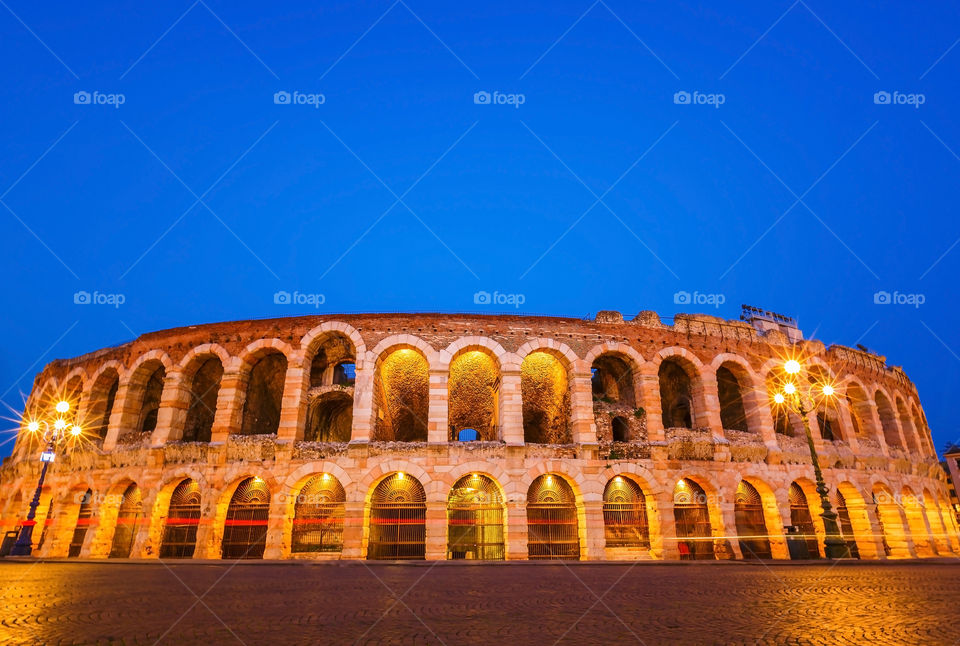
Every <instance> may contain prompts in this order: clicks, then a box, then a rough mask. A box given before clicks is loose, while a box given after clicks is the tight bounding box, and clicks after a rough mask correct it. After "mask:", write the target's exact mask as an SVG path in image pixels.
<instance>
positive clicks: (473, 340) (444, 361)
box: [436, 336, 509, 371]
mask: <svg viewBox="0 0 960 646" xmlns="http://www.w3.org/2000/svg"><path fill="white" fill-rule="evenodd" d="M467 350H484V351H486V352H487V353H488V354H489V355H490V356H492V357H493V358H494V359H496V361H497V364H498V366H499V367H500V369H501V370H502V369H503V368H504V366H503V365H502V364H503V362H504V359H505V358H506V357H507V356H508V355H509V353H508V352H507V351H506V350H504V348H503V346H502V345H500V344H499V343H497V342H496V341H494V340H493V339H491V338H490V337H486V336H463V337H460V338H459V339H457V340H456V341H454V342H453V343H451V344H450V345H448V346H447V347H446V348H444V349H443V350H441V351H440V353H439V355H438V357H437V368H436V369H437V370H441V371H442V370H448V369H449V368H450V362H451V361H452V360H453V359H454V358H456V356H457V355H458V354H460V353H462V352H464V351H467Z"/></svg>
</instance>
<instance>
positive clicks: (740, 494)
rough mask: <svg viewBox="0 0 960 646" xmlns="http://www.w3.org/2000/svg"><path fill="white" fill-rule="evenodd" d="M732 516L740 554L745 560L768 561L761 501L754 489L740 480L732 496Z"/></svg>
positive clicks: (768, 547)
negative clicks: (735, 526) (733, 516)
mask: <svg viewBox="0 0 960 646" xmlns="http://www.w3.org/2000/svg"><path fill="white" fill-rule="evenodd" d="M734 515H735V517H736V524H737V536H739V537H740V552H741V553H742V554H743V558H745V559H750V558H754V559H769V558H773V557H772V555H771V553H770V539H769V538H768V536H767V523H766V521H765V520H764V516H763V500H762V499H761V498H760V493H759V492H758V491H757V489H756V487H754V486H753V485H752V484H750V483H749V482H747V481H746V480H741V481H740V485H739V486H738V487H737V493H736V495H735V496H734Z"/></svg>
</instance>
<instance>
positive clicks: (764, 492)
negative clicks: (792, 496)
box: [741, 473, 789, 559]
mask: <svg viewBox="0 0 960 646" xmlns="http://www.w3.org/2000/svg"><path fill="white" fill-rule="evenodd" d="M741 480H742V481H743V482H746V483H748V484H749V485H750V486H752V487H753V488H754V489H755V490H756V491H757V493H758V494H759V496H760V502H761V505H762V507H763V523H764V528H765V530H766V536H767V539H768V540H769V542H770V553H771V558H775V559H780V558H789V554H788V551H787V544H786V539H785V537H784V528H783V513H782V511H781V509H780V502H779V501H778V500H777V494H776V492H775V491H774V487H773V486H771V485H770V484H769V483H768V482H767V481H766V480H765V479H763V478H761V477H760V476H757V475H753V474H750V473H746V474H743V476H742V478H741ZM741 553H743V550H742V549H741ZM743 556H744V557H746V556H747V555H746V554H743Z"/></svg>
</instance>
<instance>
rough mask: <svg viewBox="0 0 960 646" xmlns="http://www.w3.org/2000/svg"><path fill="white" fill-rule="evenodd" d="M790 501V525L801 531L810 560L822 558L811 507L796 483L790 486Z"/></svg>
mask: <svg viewBox="0 0 960 646" xmlns="http://www.w3.org/2000/svg"><path fill="white" fill-rule="evenodd" d="M788 497H789V499H790V524H791V525H793V526H794V527H796V528H797V529H798V530H799V531H800V535H801V536H803V540H804V541H805V542H806V544H807V554H808V558H812V559H818V558H820V547H819V545H818V544H817V530H816V528H815V527H814V526H813V517H812V516H811V515H810V506H809V505H808V504H807V495H806V494H805V493H803V489H801V488H800V485H798V484H797V483H796V482H794V483H793V484H791V485H790V491H789V493H788Z"/></svg>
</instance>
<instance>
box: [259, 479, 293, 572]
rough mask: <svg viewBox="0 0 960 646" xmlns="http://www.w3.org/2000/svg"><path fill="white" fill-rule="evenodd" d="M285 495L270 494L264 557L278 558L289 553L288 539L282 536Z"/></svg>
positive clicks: (285, 510)
mask: <svg viewBox="0 0 960 646" xmlns="http://www.w3.org/2000/svg"><path fill="white" fill-rule="evenodd" d="M287 507H288V505H287V497H286V496H285V495H282V494H274V495H272V496H270V512H269V516H268V517H267V541H266V546H265V547H264V550H263V558H264V559H279V558H283V557H284V556H289V555H290V541H289V538H288V537H286V536H284V531H283V529H284V520H285V519H286V517H287Z"/></svg>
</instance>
